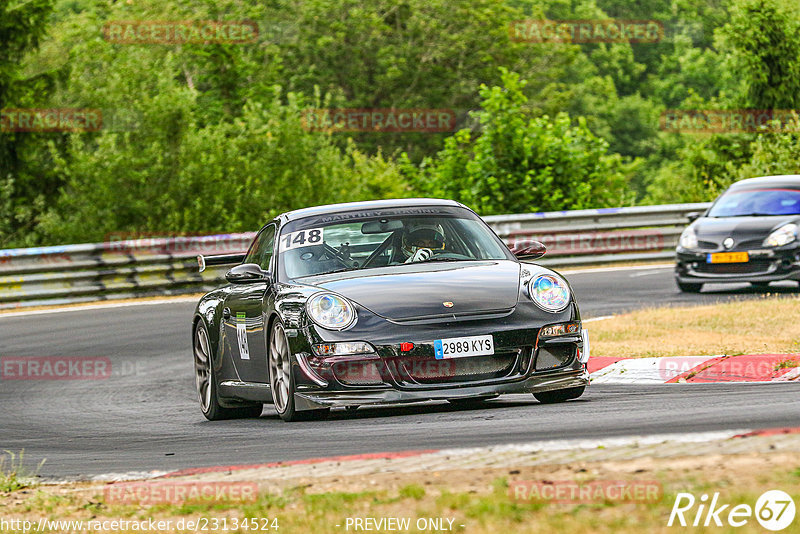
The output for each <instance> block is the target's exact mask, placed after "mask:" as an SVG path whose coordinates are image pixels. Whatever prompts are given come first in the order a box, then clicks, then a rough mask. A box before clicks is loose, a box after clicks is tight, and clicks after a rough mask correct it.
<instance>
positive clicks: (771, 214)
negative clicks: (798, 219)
mask: <svg viewBox="0 0 800 534" xmlns="http://www.w3.org/2000/svg"><path fill="white" fill-rule="evenodd" d="M784 215H787V216H791V215H794V214H793V213H758V212H756V213H737V214H736V215H727V216H726V217H782V216H784ZM719 217H720V216H716V217H715V218H719Z"/></svg>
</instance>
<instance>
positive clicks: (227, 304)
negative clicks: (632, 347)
mask: <svg viewBox="0 0 800 534" xmlns="http://www.w3.org/2000/svg"><path fill="white" fill-rule="evenodd" d="M544 252H545V249H544V245H542V244H541V243H537V242H531V243H529V246H527V247H525V248H523V249H520V250H518V251H515V253H512V252H511V251H510V250H509V249H508V248H507V247H506V245H505V244H504V243H503V241H501V240H500V238H498V237H497V235H496V234H495V233H494V232H493V231H492V229H491V228H490V227H489V226H488V225H487V224H486V223H485V222H484V221H483V220H482V219H481V218H480V217H478V216H477V215H476V214H475V213H474V212H473V211H472V210H470V209H468V208H467V207H465V206H463V205H461V204H459V203H457V202H454V201H449V200H437V199H406V200H384V201H374V202H355V203H348V204H338V205H330V206H320V207H316V208H306V209H302V210H297V211H293V212H289V213H285V214H283V215H280V216H278V217H276V218H275V219H274V220H273V221H271V222H269V223H268V224H267V225H265V226H264V228H262V229H261V231H260V232H259V233H258V235H257V236H256V237H255V239H254V241H253V244H252V245H251V247H250V250H249V251H248V252H247V253H246V254H238V255H225V256H209V257H203V256H200V257H199V258H198V259H199V261H200V267H201V270H202V269H203V268H204V267H205V265H207V264H208V265H211V264H218V265H223V264H226V263H228V264H238V265H236V266H234V267H233V268H232V269H230V271H228V273H227V275H226V278H227V281H228V283H227V284H226V285H223V286H221V287H220V288H218V289H216V290H214V291H212V292H210V293H208V294H206V295H205V296H203V297H202V298H201V299H200V302H199V303H198V305H197V309H196V311H195V315H194V321H193V323H192V335H193V345H194V364H195V377H196V386H197V391H198V394H199V399H200V406H201V409H202V411H203V414H204V415H205V416H206V418H208V419H212V420H213V419H222V418H229V417H256V416H258V415H259V414H261V409H262V405H263V404H265V403H271V404H273V405H274V406H275V409H276V411H277V413H278V415H279V416H280V417H281V418H283V419H284V420H286V421H292V420H297V419H307V418H310V417H313V416H321V415H325V414H326V413H327V412H329V411H330V408H331V407H343V408H355V407H358V406H360V405H376V404H392V403H405V402H419V401H427V400H447V401H450V402H453V403H478V402H481V401H484V400H487V399H491V398H494V397H497V396H498V395H501V394H503V393H532V394H533V395H534V396H535V397H536V398H537V399H538V400H539V401H540V402H559V401H565V400H569V399H574V398H576V397H579V396H580V395H581V394H582V393H583V391H584V388H585V387H586V386H587V385H588V383H589V376H588V373H587V370H586V362H587V361H588V357H589V346H588V337H587V335H586V332H585V330H584V329H583V328H582V325H581V319H580V313H579V311H578V306H577V304H576V303H575V299H574V298H573V295H572V290H571V289H570V287H569V285H568V284H567V282H566V280H564V279H563V278H562V277H561V276H559V275H558V274H557V273H555V272H554V271H551V270H549V269H547V268H545V267H541V266H538V265H534V264H530V263H521V262H520V261H519V258H529V259H533V258H536V257H539V256H541V255H542V254H544Z"/></svg>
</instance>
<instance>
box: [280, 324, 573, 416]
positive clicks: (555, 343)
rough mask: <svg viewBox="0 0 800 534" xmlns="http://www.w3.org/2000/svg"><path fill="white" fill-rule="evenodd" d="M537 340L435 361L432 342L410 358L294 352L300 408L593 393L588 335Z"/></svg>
mask: <svg viewBox="0 0 800 534" xmlns="http://www.w3.org/2000/svg"><path fill="white" fill-rule="evenodd" d="M538 332H539V329H538V328H533V329H531V328H523V329H510V330H505V331H495V332H493V333H492V336H493V338H494V341H495V354H494V355H491V356H472V357H466V358H452V359H436V358H435V354H434V348H433V344H432V342H431V341H430V340H429V341H426V342H420V343H416V342H415V343H414V348H413V349H412V350H410V351H403V350H402V347H401V344H400V343H398V342H393V343H387V344H375V345H373V346H374V347H375V351H374V352H373V353H370V354H359V355H348V356H340V357H328V358H325V359H322V358H319V357H316V356H315V355H314V354H311V353H309V352H303V351H301V352H296V353H295V358H296V360H297V366H296V370H295V377H296V381H295V383H296V384H297V390H296V393H295V406H296V409H298V410H311V409H318V408H321V407H333V406H354V405H376V404H394V403H413V402H422V401H428V400H437V399H457V398H469V397H494V396H497V395H500V394H504V393H538V392H542V391H549V390H556V389H564V388H571V387H579V386H586V385H588V384H589V375H588V373H587V371H586V362H587V361H588V356H589V352H588V351H589V340H588V333H587V332H586V331H585V330H580V331H579V332H577V333H574V334H569V335H562V336H558V337H553V338H548V339H537V337H538ZM473 333H474V332H473ZM298 337H299V336H298Z"/></svg>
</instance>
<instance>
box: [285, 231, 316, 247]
mask: <svg viewBox="0 0 800 534" xmlns="http://www.w3.org/2000/svg"><path fill="white" fill-rule="evenodd" d="M321 244H322V228H311V229H309V230H299V231H297V232H292V233H289V234H286V235H285V236H283V237H282V238H281V250H282V251H284V252H285V251H287V250H292V249H293V248H300V247H308V246H311V245H321Z"/></svg>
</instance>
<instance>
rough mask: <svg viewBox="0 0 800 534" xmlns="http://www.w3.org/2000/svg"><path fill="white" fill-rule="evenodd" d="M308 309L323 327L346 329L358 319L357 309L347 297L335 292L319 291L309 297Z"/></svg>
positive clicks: (312, 317)
mask: <svg viewBox="0 0 800 534" xmlns="http://www.w3.org/2000/svg"><path fill="white" fill-rule="evenodd" d="M306 311H307V312H308V316H309V317H311V320H312V321H314V322H315V323H317V324H318V325H319V326H321V327H322V328H327V329H329V330H344V329H345V328H348V327H350V326H352V325H353V323H355V321H356V310H355V308H353V305H352V304H350V302H348V301H347V299H345V298H343V297H340V296H339V295H334V294H333V293H317V294H316V295H313V296H312V297H311V298H310V299H308V303H306Z"/></svg>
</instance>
